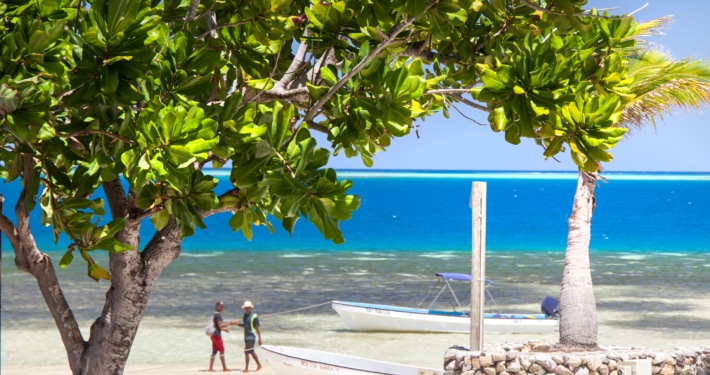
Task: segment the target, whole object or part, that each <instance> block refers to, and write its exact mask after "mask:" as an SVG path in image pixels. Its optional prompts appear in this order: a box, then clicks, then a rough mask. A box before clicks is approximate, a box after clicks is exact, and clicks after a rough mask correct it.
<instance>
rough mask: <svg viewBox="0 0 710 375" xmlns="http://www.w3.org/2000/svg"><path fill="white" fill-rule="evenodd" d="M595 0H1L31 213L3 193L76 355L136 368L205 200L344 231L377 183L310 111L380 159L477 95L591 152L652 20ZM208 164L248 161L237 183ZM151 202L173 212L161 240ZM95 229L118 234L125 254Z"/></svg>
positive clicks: (579, 152)
mask: <svg viewBox="0 0 710 375" xmlns="http://www.w3.org/2000/svg"><path fill="white" fill-rule="evenodd" d="M584 3H586V1H585V0H556V1H540V0H535V1H533V0H508V1H505V0H489V1H481V0H431V1H421V0H419V1H417V0H415V1H411V0H409V1H405V0H389V1H374V2H368V1H362V0H346V1H337V0H323V1H313V2H311V1H307V0H293V1H289V0H230V1H222V0H220V1H214V2H204V3H201V2H200V1H199V0H192V1H190V2H187V1H182V2H177V1H173V0H169V1H158V0H155V1H148V0H116V1H105V0H95V1H78V0H36V1H28V0H12V1H8V2H5V3H3V4H0V15H1V16H2V26H0V27H1V30H2V34H1V35H2V36H1V39H2V44H0V49H1V50H2V54H1V56H2V57H0V70H1V71H2V76H1V78H0V117H1V118H2V122H3V127H2V145H3V147H2V149H1V151H0V174H1V175H2V177H3V178H4V179H5V180H6V181H13V180H19V181H20V182H21V184H22V187H23V190H22V192H21V195H20V197H19V199H18V201H17V202H16V203H15V205H14V208H15V211H14V212H15V216H16V222H13V221H12V220H11V219H10V217H8V216H6V215H4V214H2V215H1V216H0V230H2V231H3V232H5V233H6V234H7V236H8V239H9V240H10V243H11V245H12V247H13V250H14V252H15V264H16V266H17V267H18V268H19V269H21V270H23V271H26V272H28V273H30V274H32V275H33V276H34V277H35V279H36V280H37V283H38V287H39V289H40V291H41V293H42V296H43V298H44V300H45V302H46V304H47V306H48V308H49V311H50V313H51V314H52V317H53V318H54V320H55V323H56V325H57V327H58V329H59V332H60V336H61V338H62V341H63V343H64V346H65V348H66V351H67V356H68V360H69V364H70V367H71V369H72V371H73V372H74V373H75V374H79V373H81V374H121V373H122V372H123V369H124V366H125V362H126V359H127V357H128V354H129V352H130V348H131V343H132V342H133V339H134V337H135V335H136V332H137V329H138V325H139V322H140V320H141V319H142V317H143V315H144V313H145V308H146V305H147V303H148V298H149V295H150V292H151V290H152V288H153V285H154V284H155V281H156V280H157V279H158V277H159V276H160V274H161V272H162V271H163V270H164V269H165V267H167V266H168V265H169V264H170V262H171V261H173V260H174V259H175V258H176V257H178V256H179V255H180V244H181V241H182V239H183V238H185V237H188V236H191V235H193V234H194V233H195V231H196V230H197V228H200V229H201V228H204V223H203V219H204V218H205V217H208V216H211V215H217V214H222V215H225V216H228V217H229V218H228V220H229V225H230V226H231V228H232V229H233V230H235V231H241V232H242V234H243V235H244V236H245V237H246V238H248V239H251V237H252V227H253V226H255V225H264V226H266V227H267V228H268V229H269V230H272V231H273V230H274V228H273V225H272V224H271V222H270V220H273V219H276V220H277V221H280V222H281V225H282V227H283V228H284V229H285V230H286V231H288V232H292V231H293V230H294V227H295V224H296V222H297V221H298V219H299V218H301V217H302V218H305V219H307V220H308V221H310V222H311V223H312V224H313V225H315V226H316V227H317V228H318V229H319V230H320V231H321V233H322V234H323V236H324V237H325V238H327V239H330V240H332V241H333V242H335V243H340V242H342V241H343V240H344V239H343V236H342V233H341V231H340V230H339V227H338V224H339V222H340V220H346V219H348V218H349V217H350V215H351V213H352V212H353V211H354V210H355V209H356V208H357V207H358V204H359V198H358V197H356V196H353V195H350V194H348V189H349V188H350V186H351V183H350V182H349V181H346V180H339V179H338V178H337V175H336V173H335V171H333V170H332V169H329V168H327V162H328V158H329V156H330V151H328V150H326V149H323V148H320V147H318V145H316V142H315V140H314V139H313V138H312V137H311V131H321V132H326V133H327V134H328V140H329V142H330V145H329V147H330V148H331V149H332V150H333V151H334V152H336V153H337V152H343V153H345V155H347V156H349V157H356V156H357V157H360V158H361V159H362V161H363V163H364V165H366V166H370V165H371V164H372V156H373V155H374V154H375V153H376V152H378V151H381V150H383V149H385V148H386V147H388V146H389V145H390V142H391V140H392V139H393V138H394V137H402V136H405V135H407V134H409V133H410V132H411V129H412V128H413V127H414V126H415V121H417V120H424V119H425V118H426V117H428V116H430V115H432V114H434V113H437V112H442V111H443V113H444V115H447V116H448V110H449V108H450V107H451V106H454V105H461V106H466V107H470V108H472V109H474V110H480V111H484V112H486V113H488V120H489V122H490V124H491V128H492V130H493V131H496V132H503V133H504V134H505V138H506V140H508V141H509V142H510V143H513V144H517V143H519V142H520V141H521V138H533V139H535V141H536V142H538V144H540V145H541V146H543V148H544V156H545V157H555V156H556V155H557V154H558V153H559V152H561V151H562V150H564V149H567V148H569V150H570V155H571V157H572V159H573V160H574V162H575V163H576V164H577V165H578V166H579V167H580V171H590V172H594V171H596V170H597V166H598V162H605V161H609V160H610V159H611V154H609V153H608V152H607V150H608V149H609V148H611V147H612V146H613V145H614V144H616V143H617V142H618V141H619V140H620V139H621V136H622V135H623V134H624V132H625V131H626V129H624V128H619V127H618V126H617V123H618V122H619V118H620V115H621V114H622V109H623V108H624V105H625V104H626V103H628V102H630V101H631V100H632V99H633V96H632V95H631V94H630V92H631V86H630V85H631V84H632V83H633V79H632V78H630V76H629V75H628V72H627V67H626V66H625V65H624V64H623V62H624V54H623V53H622V52H621V50H620V48H622V47H625V46H630V45H632V44H633V43H634V41H633V40H630V39H628V37H629V36H631V35H633V33H634V31H635V29H636V26H637V25H636V23H635V22H634V21H633V19H632V18H631V17H610V16H607V15H599V14H598V12H597V11H595V10H593V9H592V10H589V11H585V10H584V9H582V6H583V4H584ZM469 95H470V96H469ZM457 109H458V108H457ZM209 166H211V167H212V168H214V169H227V170H229V172H230V180H231V183H232V186H231V188H230V189H229V190H228V191H227V192H225V193H222V194H217V193H216V192H215V185H216V180H215V179H214V178H213V177H212V176H210V173H211V170H210V169H208V168H206V167H209ZM98 190H103V192H104V194H105V197H106V199H105V202H104V200H103V199H99V198H97V197H96V196H97V195H96V192H97V191H98ZM106 204H107V205H108V214H106V213H105V211H106V207H105V206H106ZM33 209H40V210H41V211H42V224H43V225H47V226H51V227H52V228H53V233H54V235H55V239H57V238H58V237H59V236H60V235H63V236H66V237H68V238H69V240H70V242H71V244H70V246H69V248H68V249H67V251H66V253H65V255H64V256H63V257H62V259H61V260H60V261H59V263H58V264H59V266H60V267H67V266H69V265H70V264H71V263H72V262H73V260H74V258H75V256H80V257H81V259H82V261H83V262H85V263H86V265H87V268H88V274H89V276H90V277H92V278H94V279H96V280H97V281H98V280H102V279H104V280H107V281H108V282H109V283H110V284H109V286H108V288H107V293H106V300H105V301H104V305H103V310H102V313H101V316H100V317H99V318H97V319H96V321H95V322H94V323H93V325H92V327H91V331H90V336H89V337H88V338H86V339H85V338H84V336H83V334H82V332H81V331H80V329H79V326H78V324H77V321H76V318H75V317H74V315H73V313H72V310H71V308H70V306H69V305H68V303H67V301H66V299H65V298H64V295H63V293H62V289H61V287H60V285H59V282H58V279H57V277H56V271H55V269H54V264H53V263H52V260H51V259H49V257H48V256H47V255H46V254H43V253H42V252H41V251H40V249H38V248H37V245H36V243H35V241H34V239H33V237H32V229H31V225H30V222H29V212H30V211H32V210H33ZM146 220H150V224H147V221H146ZM144 224H145V225H152V226H154V228H155V230H156V232H155V235H154V236H153V237H152V238H151V239H150V240H149V241H148V242H147V243H141V242H140V238H139V236H138V233H139V229H140V227H141V226H142V225H144ZM93 251H108V252H109V265H108V269H105V268H104V267H103V266H102V265H100V264H98V263H97V262H96V261H95V260H94V259H93V258H92V256H91V254H92V252H93ZM564 299H565V296H564V295H563V296H562V300H563V301H564ZM565 314H567V313H566V312H565ZM568 316H569V319H568V322H570V324H573V325H577V324H581V327H583V329H585V330H586V329H587V327H586V326H584V322H580V321H577V319H576V318H573V317H574V316H573V315H572V314H571V313H570V314H569V315H568Z"/></svg>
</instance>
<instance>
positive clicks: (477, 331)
mask: <svg viewBox="0 0 710 375" xmlns="http://www.w3.org/2000/svg"><path fill="white" fill-rule="evenodd" d="M469 206H470V207H471V218H472V227H471V238H472V242H473V248H472V252H473V254H472V257H471V348H470V349H471V350H473V351H479V352H480V351H482V350H483V305H484V302H485V296H486V294H485V293H486V290H485V288H486V183H485V182H474V183H473V184H472V185H471V201H470V202H469Z"/></svg>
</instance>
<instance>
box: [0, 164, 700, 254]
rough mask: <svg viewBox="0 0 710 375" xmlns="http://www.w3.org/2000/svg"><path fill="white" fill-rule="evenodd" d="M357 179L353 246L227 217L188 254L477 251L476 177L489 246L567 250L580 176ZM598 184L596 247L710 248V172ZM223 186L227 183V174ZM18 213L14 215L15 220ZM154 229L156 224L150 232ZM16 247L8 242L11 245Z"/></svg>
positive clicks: (615, 177)
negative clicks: (245, 226)
mask: <svg viewBox="0 0 710 375" xmlns="http://www.w3.org/2000/svg"><path fill="white" fill-rule="evenodd" d="M339 176H340V178H346V179H350V180H352V181H353V182H354V187H353V188H352V189H351V192H352V193H353V194H357V195H359V196H360V197H361V199H362V202H361V206H360V208H359V209H358V210H357V211H356V212H355V213H354V216H353V218H352V219H351V220H348V221H344V222H342V224H341V228H342V230H343V232H344V235H345V239H346V242H345V243H344V244H342V245H334V244H332V243H331V242H329V241H326V240H324V239H323V238H322V237H321V235H320V233H319V232H318V231H317V230H315V229H314V228H313V227H312V226H311V225H310V223H308V222H307V221H306V220H305V219H301V220H299V222H298V224H297V225H296V230H295V233H294V235H293V237H290V236H289V235H288V234H287V233H286V232H285V231H284V230H283V229H282V228H281V226H280V223H279V222H278V221H275V220H274V221H273V223H274V226H275V227H276V233H275V234H273V235H272V234H270V233H269V232H268V231H267V230H266V229H265V228H264V227H259V228H256V230H255V236H254V239H253V240H252V241H251V242H250V241H246V240H245V239H244V238H243V236H242V235H241V233H239V232H236V233H235V232H232V231H231V229H230V228H229V226H228V225H227V224H226V221H227V219H228V217H227V215H217V216H213V217H210V218H208V219H207V220H206V224H207V226H208V229H207V230H199V229H198V231H197V233H196V235H195V236H193V237H191V238H187V239H186V240H185V241H184V243H183V250H185V251H188V252H193V251H214V250H223V251H254V250H257V251H272V250H279V251H282V250H285V251H303V250H332V251H347V250H366V251H369V250H376V251H436V250H467V249H470V248H471V209H470V208H469V197H470V192H471V184H472V182H473V181H480V182H486V185H487V219H486V244H487V246H486V247H487V249H488V250H489V251H496V250H505V251H525V252H527V251H539V250H545V251H564V249H565V246H566V236H567V218H568V216H569V214H570V212H571V207H572V199H573V196H574V192H575V186H576V173H552V172H537V173H535V172H446V171H374V172H373V171H367V172H365V171H343V172H340V173H339ZM603 176H604V177H605V178H606V182H601V181H600V182H599V184H598V186H597V188H596V198H597V206H596V210H595V212H594V216H593V220H592V242H591V246H590V249H591V250H592V251H634V252H646V251H666V252H708V251H710V216H709V215H708V212H709V211H710V174H707V173H607V174H604V175H603ZM220 178H221V186H224V188H227V187H228V186H227V184H228V182H227V179H226V177H224V176H222V177H220ZM18 186H19V185H18V184H17V183H12V184H2V185H0V189H2V193H3V195H4V196H5V198H6V199H5V208H4V212H5V213H6V214H9V215H12V207H13V204H14V203H13V202H14V201H15V199H16V196H17V194H18ZM34 216H35V219H36V220H35V221H34V224H35V225H34V227H33V229H34V230H35V231H36V232H35V233H39V235H35V238H36V240H37V242H38V243H39V246H40V248H41V249H42V250H45V251H46V250H58V249H65V248H66V244H67V242H66V241H63V242H61V241H60V243H59V244H54V243H53V241H52V237H51V233H50V231H49V228H41V227H40V226H39V224H38V217H39V210H35V212H34ZM11 217H12V216H11ZM150 233H151V225H150V223H149V222H146V225H144V230H143V234H142V236H141V237H142V238H144V239H147V238H148V236H149V235H150ZM7 250H9V243H8V242H7V239H5V238H3V251H7Z"/></svg>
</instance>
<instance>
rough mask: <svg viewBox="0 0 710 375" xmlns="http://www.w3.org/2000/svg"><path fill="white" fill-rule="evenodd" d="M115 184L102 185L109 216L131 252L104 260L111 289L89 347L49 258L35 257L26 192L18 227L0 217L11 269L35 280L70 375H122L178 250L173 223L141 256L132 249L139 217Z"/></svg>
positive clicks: (177, 229) (177, 231)
mask: <svg viewBox="0 0 710 375" xmlns="http://www.w3.org/2000/svg"><path fill="white" fill-rule="evenodd" d="M114 182H118V183H106V184H104V188H105V190H106V196H107V198H108V201H109V204H111V209H112V215H113V216H114V217H126V218H127V220H126V227H125V228H124V229H123V230H122V231H121V232H119V233H118V234H117V239H119V240H120V241H122V242H124V243H127V244H130V245H132V246H133V248H134V249H136V250H130V251H125V252H123V253H116V254H110V255H109V262H110V271H111V285H110V287H109V289H108V291H107V292H106V301H105V303H104V308H103V311H102V313H101V316H100V317H99V318H98V319H96V321H95V322H94V323H93V324H92V326H91V332H90V337H89V341H88V342H87V341H85V340H84V338H83V337H82V334H81V331H80V329H79V324H78V323H77V321H76V317H75V316H74V313H73V312H72V310H71V308H70V306H69V303H68V302H67V300H66V298H65V296H64V294H63V292H62V289H61V286H60V284H59V280H58V278H57V274H56V271H55V269H54V266H53V265H52V262H51V260H50V258H49V257H48V256H47V255H46V254H43V253H41V252H40V250H39V249H38V248H37V244H36V242H35V240H34V237H33V236H32V232H31V229H30V222H29V212H28V211H27V209H26V207H25V205H24V197H25V195H26V191H25V190H23V191H22V192H21V193H20V196H19V199H18V201H17V204H16V206H15V216H16V217H17V226H14V225H13V224H12V222H11V221H10V220H9V219H8V218H7V217H6V216H5V215H3V214H2V213H1V212H0V228H2V229H3V230H4V232H5V234H6V235H7V237H8V239H9V240H10V243H11V244H12V247H13V249H14V251H15V265H16V266H17V268H18V269H20V270H23V271H25V272H28V273H30V274H32V275H33V276H34V277H35V279H36V280H37V285H38V287H39V290H40V292H41V294H42V296H43V298H44V300H45V303H46V304H47V307H48V309H49V312H50V313H51V314H52V317H53V318H54V321H55V324H56V325H57V329H58V330H59V334H60V336H61V339H62V342H63V343H64V347H65V349H66V351H67V357H68V360H69V367H70V368H71V371H72V373H73V374H75V375H121V374H123V371H124V369H125V365H126V361H127V360H128V355H129V354H130V350H131V346H132V345H133V340H134V339H135V336H136V333H137V332H138V327H139V325H140V322H141V320H142V319H143V316H144V314H145V309H146V306H147V304H148V297H149V296H150V292H151V291H152V289H153V286H154V285H155V282H156V281H157V280H158V277H159V276H160V274H161V273H162V271H163V270H164V269H165V268H166V267H167V266H168V265H169V264H170V263H171V262H172V261H173V260H175V259H176V258H177V257H178V255H179V254H180V251H181V249H180V245H181V243H182V239H181V237H180V235H181V232H180V227H179V226H178V225H177V224H176V223H175V221H174V220H171V221H170V223H168V225H167V226H166V227H165V228H163V230H161V231H160V232H157V233H156V234H155V235H154V236H153V238H152V240H151V241H150V242H149V243H148V244H147V245H146V246H145V248H144V250H143V251H142V252H139V251H138V250H137V249H139V246H140V243H139V242H140V238H139V229H140V222H141V219H142V215H144V213H143V212H142V211H140V210H138V211H135V212H133V215H130V214H129V213H130V212H131V209H130V207H131V206H132V199H129V200H128V201H127V200H126V199H125V197H126V196H125V194H122V193H123V189H122V187H121V185H120V181H118V180H117V181H114ZM121 196H122V197H121ZM75 266H81V265H75Z"/></svg>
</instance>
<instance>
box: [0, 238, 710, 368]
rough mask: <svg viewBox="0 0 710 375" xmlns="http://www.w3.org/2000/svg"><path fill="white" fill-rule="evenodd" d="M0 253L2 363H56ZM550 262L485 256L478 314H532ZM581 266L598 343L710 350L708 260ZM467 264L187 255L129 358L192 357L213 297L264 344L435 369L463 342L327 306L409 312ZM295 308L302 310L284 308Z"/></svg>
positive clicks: (672, 257) (47, 325) (232, 338)
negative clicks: (482, 310)
mask: <svg viewBox="0 0 710 375" xmlns="http://www.w3.org/2000/svg"><path fill="white" fill-rule="evenodd" d="M3 255H4V256H3V262H2V281H3V283H2V342H3V343H8V342H11V343H13V344H12V345H2V363H3V364H4V365H20V364H28V365H45V364H62V363H66V357H65V355H64V352H63V349H62V346H61V342H60V340H59V337H58V334H57V331H56V328H54V326H53V323H52V321H51V317H50V315H49V313H48V311H47V309H46V307H45V306H44V304H43V302H42V300H41V297H40V296H39V292H38V291H37V287H36V284H35V283H34V282H33V279H32V278H31V277H30V276H29V275H26V274H23V273H20V272H19V271H17V270H16V269H14V268H13V267H12V264H13V262H12V258H11V257H10V256H9V254H7V255H6V254H3ZM562 258H563V254H562V253H559V252H540V253H535V254H530V253H525V254H514V253H509V252H490V253H489V254H488V256H487V260H486V262H487V263H486V264H487V270H486V277H487V278H488V279H491V280H492V281H493V284H492V285H491V286H490V289H489V290H490V291H491V293H492V294H493V297H494V299H495V304H493V303H492V302H493V301H492V300H489V301H487V306H486V311H490V312H494V311H501V312H537V311H539V303H540V301H541V299H542V298H543V297H544V296H545V295H547V294H550V295H557V294H558V292H557V291H558V290H559V277H560V276H559V275H560V274H561V268H562ZM53 259H58V258H57V256H56V255H55V256H54V257H53ZM591 259H592V264H593V267H592V268H593V271H592V272H593V279H594V283H595V294H596V299H597V308H598V315H599V324H600V328H599V343H600V344H602V345H620V346H637V347H638V346H640V347H651V348H658V349H666V348H667V349H670V348H673V347H676V346H682V347H689V346H694V347H698V346H702V345H704V346H709V345H710V339H708V337H710V318H709V317H708V316H707V311H710V295H709V294H708V293H709V292H708V288H707V286H708V285H710V272H708V271H709V270H708V265H709V264H710V255H707V254H701V253H688V254H678V253H672V254H663V253H654V254H646V253H645V254H635V253H627V252H619V253H611V252H603V253H592V255H591ZM99 261H101V259H99ZM469 264H470V254H469V253H467V252H456V251H452V252H444V253H442V252H436V253H426V252H397V253H384V252H382V253H380V252H337V253H333V252H305V253H299V254H298V255H294V254H288V253H286V252H256V253H251V254H244V253H239V252H232V253H230V252H215V253H205V252H200V253H195V254H190V253H189V252H187V253H185V254H183V255H182V256H181V257H180V258H178V259H177V260H176V261H175V262H174V263H173V264H172V265H171V266H170V267H169V268H168V269H167V270H166V271H165V272H164V274H163V275H162V276H161V278H160V280H159V281H158V284H157V285H156V288H155V290H154V292H153V294H152V296H151V300H150V303H149V306H148V309H147V312H146V317H145V319H144V321H143V323H142V324H141V328H140V330H139V333H138V336H137V338H136V341H135V344H134V348H133V350H132V353H131V357H130V361H131V362H132V363H148V364H149V363H190V362H193V361H204V357H206V356H207V355H208V351H209V341H208V339H207V338H206V337H205V335H204V333H203V328H204V327H203V326H204V325H205V322H204V321H205V320H206V319H207V317H209V316H210V314H211V312H212V307H213V306H214V301H215V300H218V299H220V300H224V301H225V303H226V304H227V306H226V310H225V311H224V316H225V319H227V320H232V319H239V318H240V317H241V314H242V311H241V309H240V308H239V306H241V302H242V301H243V300H246V299H249V300H252V301H254V303H255V304H256V311H257V313H258V314H259V315H260V317H261V321H262V325H263V332H264V341H265V342H266V343H269V344H274V345H288V346H299V347H307V348H312V349H318V350H325V351H333V352H341V353H347V354H351V355H359V356H365V357H370V358H376V359H382V360H388V361H396V362H403V363H411V364H418V365H423V366H429V367H432V366H433V367H438V366H440V363H441V360H442V356H443V353H444V352H445V350H446V349H447V348H448V347H449V346H451V345H464V346H468V344H469V342H470V341H469V338H468V335H466V334H416V333H414V334H413V333H386V332H385V333H369V332H368V333H362V332H353V331H349V330H347V329H345V326H344V325H343V324H342V323H341V322H340V320H339V318H338V317H337V314H335V312H334V311H333V310H332V309H331V308H330V306H329V305H327V302H328V301H331V300H350V301H360V302H373V303H389V304H396V305H403V306H412V305H414V304H416V303H417V302H418V301H419V299H420V298H421V297H423V296H424V295H425V294H426V292H427V291H428V290H429V289H430V287H431V286H432V285H433V284H434V282H435V278H434V273H435V272H437V271H447V272H470V271H469V270H470V265H469ZM467 265H468V266H467ZM83 271H84V270H83V269H81V267H79V266H78V265H73V266H71V267H70V268H68V269H65V270H59V274H60V277H61V279H62V282H63V283H66V285H67V287H65V288H64V290H65V292H66V294H67V298H68V299H69V301H70V303H71V304H72V306H73V307H74V312H75V313H76V315H77V316H78V318H79V320H80V324H81V326H82V327H83V329H84V332H87V331H88V327H89V326H90V324H91V322H92V320H93V319H95V318H96V317H97V316H98V314H99V311H100V309H101V304H102V301H103V296H104V293H105V288H106V286H107V285H108V284H107V283H105V282H101V283H98V284H97V283H95V282H94V281H92V280H90V279H88V278H87V277H86V276H85V273H84V272H83ZM461 287H462V288H460V290H459V292H460V293H463V294H465V293H466V291H467V288H468V286H467V285H462V286H461ZM444 302H445V303H449V301H444ZM316 305H317V306H316ZM311 306H313V307H311ZM309 307H310V308H309ZM303 308H306V309H303ZM297 309H303V310H299V311H293V310H297ZM28 328H29V329H28ZM530 339H544V340H547V341H548V342H556V340H557V339H558V335H557V334H556V333H554V334H546V335H534V337H529V336H528V335H500V334H486V335H485V338H484V342H485V343H502V342H518V343H524V342H527V341H528V340H530ZM226 340H227V347H228V353H232V355H234V356H235V357H236V358H235V359H234V360H235V361H237V360H242V356H241V348H242V341H241V332H239V331H236V332H232V333H230V334H229V336H227V339H226ZM28 353H33V354H32V355H28Z"/></svg>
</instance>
